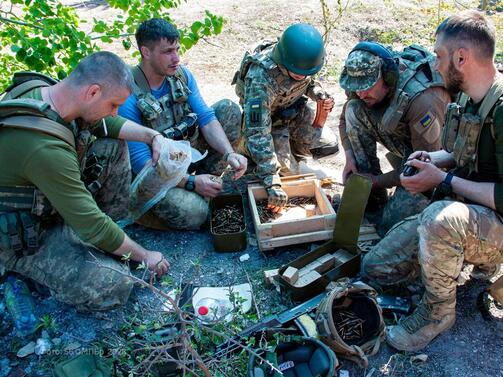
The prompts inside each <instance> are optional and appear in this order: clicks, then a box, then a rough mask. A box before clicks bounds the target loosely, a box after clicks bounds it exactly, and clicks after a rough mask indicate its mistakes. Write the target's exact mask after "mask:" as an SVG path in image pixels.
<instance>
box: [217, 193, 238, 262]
mask: <svg viewBox="0 0 503 377" xmlns="http://www.w3.org/2000/svg"><path fill="white" fill-rule="evenodd" d="M228 204H236V205H238V207H239V208H240V209H241V212H242V213H243V222H244V229H243V230H242V231H240V232H234V233H227V234H215V232H214V228H213V213H214V211H215V210H217V209H220V208H223V207H225V205H228ZM210 210H211V213H210V232H211V235H212V236H213V246H214V247H215V250H216V251H218V252H224V253H228V252H234V251H241V250H243V249H246V246H247V240H246V219H245V211H244V205H243V197H242V196H241V194H223V195H219V196H217V197H215V198H213V199H211V203H210Z"/></svg>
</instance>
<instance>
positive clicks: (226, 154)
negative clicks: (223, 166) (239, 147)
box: [223, 151, 236, 162]
mask: <svg viewBox="0 0 503 377" xmlns="http://www.w3.org/2000/svg"><path fill="white" fill-rule="evenodd" d="M235 153H236V152H234V151H231V152H225V153H224V157H223V160H224V161H225V162H227V161H228V160H229V156H230V155H231V154H235Z"/></svg>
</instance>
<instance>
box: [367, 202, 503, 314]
mask: <svg viewBox="0 0 503 377" xmlns="http://www.w3.org/2000/svg"><path fill="white" fill-rule="evenodd" d="M502 234H503V218H502V217H501V216H500V215H498V214H497V213H496V212H495V211H493V210H491V209H489V208H487V207H483V206H479V205H472V204H465V203H461V202H456V201H447V200H443V201H438V202H435V203H433V204H431V205H430V206H428V207H427V208H426V209H425V210H424V211H423V212H422V213H421V214H420V215H418V216H414V217H410V218H408V219H406V220H404V221H403V222H401V223H399V224H397V225H396V226H395V227H394V228H392V229H391V230H390V231H389V233H388V234H387V235H386V237H385V238H383V239H382V240H381V241H380V242H379V243H378V244H377V245H376V246H375V247H374V248H373V249H372V251H371V252H369V253H368V254H367V255H366V256H365V257H364V259H363V262H362V274H363V275H364V276H366V277H367V278H369V279H371V280H374V281H376V282H377V283H378V284H381V285H392V284H397V283H400V282H405V281H408V280H411V279H413V278H415V277H417V276H419V274H420V275H421V279H422V282H423V284H424V286H425V288H426V292H425V295H424V297H423V301H424V302H426V303H427V304H430V305H434V306H435V305H437V304H438V305H437V306H443V307H444V309H445V306H448V307H449V308H450V309H452V308H454V306H455V303H456V285H457V279H458V276H459V274H460V272H461V270H462V267H463V263H464V262H466V263H470V264H474V265H477V266H487V265H495V264H499V263H503V237H501V235H502Z"/></svg>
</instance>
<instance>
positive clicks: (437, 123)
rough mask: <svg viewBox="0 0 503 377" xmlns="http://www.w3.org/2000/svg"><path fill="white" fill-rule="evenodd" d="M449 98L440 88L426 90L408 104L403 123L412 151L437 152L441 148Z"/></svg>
mask: <svg viewBox="0 0 503 377" xmlns="http://www.w3.org/2000/svg"><path fill="white" fill-rule="evenodd" d="M450 100H451V98H450V96H449V94H448V93H447V91H446V90H445V89H443V88H440V87H434V88H428V89H426V90H425V91H424V92H422V93H421V94H419V95H418V96H417V97H416V98H415V99H414V100H413V102H412V103H411V104H410V106H409V109H408V110H407V113H406V114H405V116H404V121H405V123H407V124H408V125H409V129H410V137H411V144H412V150H413V151H418V150H419V151H421V150H422V151H428V152H432V151H437V150H439V149H440V148H441V142H440V138H441V134H442V126H443V124H444V117H445V111H446V109H447V104H448V103H449V102H450Z"/></svg>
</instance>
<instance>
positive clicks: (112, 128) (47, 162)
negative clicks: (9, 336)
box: [0, 88, 126, 252]
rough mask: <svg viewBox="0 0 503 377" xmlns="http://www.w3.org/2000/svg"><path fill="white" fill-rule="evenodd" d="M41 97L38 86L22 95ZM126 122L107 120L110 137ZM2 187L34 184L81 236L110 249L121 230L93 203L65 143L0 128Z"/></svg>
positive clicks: (119, 241)
mask: <svg viewBox="0 0 503 377" xmlns="http://www.w3.org/2000/svg"><path fill="white" fill-rule="evenodd" d="M23 97H24V98H33V99H37V100H42V97H41V92H40V89H39V88H37V89H34V90H32V91H30V92H29V93H27V94H25V95H24V96H23ZM125 121H126V120H125V119H124V118H121V117H108V118H106V119H105V123H106V125H107V130H108V136H110V137H113V138H116V137H117V136H118V135H119V131H120V129H121V127H122V125H123V124H124V122H125ZM0 172H1V173H0V186H36V187H37V188H38V189H39V190H40V191H42V192H43V193H44V194H45V196H46V197H47V198H48V200H49V201H50V202H51V204H52V205H53V206H54V208H55V209H56V210H57V211H58V213H59V214H60V215H61V216H62V217H63V219H64V221H65V223H66V224H68V225H69V226H70V227H71V228H72V229H73V230H74V231H75V232H76V233H77V234H78V235H79V237H80V238H81V239H82V240H83V241H85V242H88V243H90V244H92V245H94V246H96V247H97V248H99V249H101V250H103V251H106V252H111V251H114V250H116V249H117V248H118V247H119V246H120V245H121V244H122V242H123V240H124V232H123V231H122V230H121V229H120V228H119V227H118V226H117V224H115V223H114V221H113V220H112V219H111V218H110V217H108V216H107V215H106V214H104V213H103V212H102V211H101V210H100V209H99V208H98V206H97V204H96V202H95V201H94V199H93V197H92V196H91V194H90V193H89V191H87V189H86V188H85V186H84V183H83V182H82V181H81V179H80V170H79V161H78V159H77V153H76V151H75V149H74V148H72V147H71V146H70V145H69V144H67V143H66V142H64V141H62V140H60V139H58V138H56V137H54V136H51V135H48V134H45V133H42V132H36V131H31V130H23V129H14V128H7V127H5V128H0Z"/></svg>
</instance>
